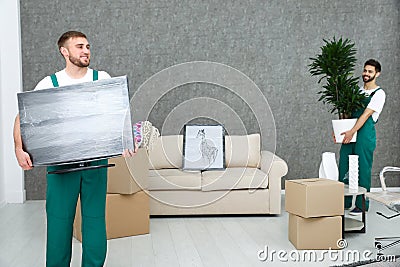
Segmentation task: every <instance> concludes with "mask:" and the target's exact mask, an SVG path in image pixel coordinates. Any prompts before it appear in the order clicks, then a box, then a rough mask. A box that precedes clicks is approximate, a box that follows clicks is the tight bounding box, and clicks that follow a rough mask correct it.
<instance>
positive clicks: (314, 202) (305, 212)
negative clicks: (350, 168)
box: [285, 178, 344, 218]
mask: <svg viewBox="0 0 400 267" xmlns="http://www.w3.org/2000/svg"><path fill="white" fill-rule="evenodd" d="M285 209H286V211H287V212H289V213H293V214H296V215H298V216H301V217H304V218H311V217H321V216H336V215H343V214H344V184H343V183H342V182H337V181H333V180H328V179H323V178H313V179H298V180H286V182H285Z"/></svg>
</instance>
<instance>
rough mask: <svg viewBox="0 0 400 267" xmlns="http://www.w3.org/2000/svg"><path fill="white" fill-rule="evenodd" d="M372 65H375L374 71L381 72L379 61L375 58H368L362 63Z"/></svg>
mask: <svg viewBox="0 0 400 267" xmlns="http://www.w3.org/2000/svg"><path fill="white" fill-rule="evenodd" d="M367 65H369V66H374V67H375V71H376V72H381V63H379V62H378V60H375V59H372V58H371V59H368V60H367V61H366V62H365V63H364V67H365V66H367Z"/></svg>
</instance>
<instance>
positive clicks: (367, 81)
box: [362, 74, 376, 83]
mask: <svg viewBox="0 0 400 267" xmlns="http://www.w3.org/2000/svg"><path fill="white" fill-rule="evenodd" d="M375 76H376V74H375V75H374V76H373V77H370V78H369V79H368V80H365V79H364V77H368V75H364V76H362V77H363V81H364V82H365V83H369V82H370V81H372V80H374V79H375Z"/></svg>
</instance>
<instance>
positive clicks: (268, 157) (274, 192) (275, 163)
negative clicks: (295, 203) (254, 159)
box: [260, 151, 288, 214]
mask: <svg viewBox="0 0 400 267" xmlns="http://www.w3.org/2000/svg"><path fill="white" fill-rule="evenodd" d="M260 169H261V171H263V172H265V173H267V174H268V179H269V180H268V189H269V190H270V199H269V205H270V213H271V214H280V213H281V190H282V181H281V180H282V177H283V176H285V175H286V174H287V172H288V166H287V164H286V162H285V161H284V160H283V159H281V158H280V157H278V156H277V155H275V154H274V153H272V152H270V151H261V162H260Z"/></svg>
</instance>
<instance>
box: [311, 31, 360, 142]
mask: <svg viewBox="0 0 400 267" xmlns="http://www.w3.org/2000/svg"><path fill="white" fill-rule="evenodd" d="M323 41H324V43H325V44H324V45H323V46H322V47H321V53H320V54H317V55H316V57H313V58H310V60H311V64H309V65H308V67H309V71H310V73H311V75H312V76H320V79H319V80H318V83H321V82H322V81H324V85H323V90H321V91H319V92H318V94H319V95H320V98H319V99H318V101H322V102H323V103H324V104H328V105H330V106H331V109H330V112H331V113H335V114H337V115H338V117H339V120H333V121H332V124H333V126H334V132H335V138H336V142H337V143H341V142H342V140H343V136H342V135H340V134H341V133H342V132H344V131H347V130H349V129H351V128H352V127H353V126H354V124H355V122H356V121H357V119H350V120H349V118H351V114H352V113H353V112H354V111H356V110H358V109H360V108H364V107H365V106H364V104H363V99H364V98H365V97H366V96H365V94H363V93H362V92H360V90H359V86H358V80H359V78H358V77H353V73H354V66H355V63H356V61H357V59H356V57H355V54H356V49H355V47H354V46H355V44H354V42H352V41H351V40H349V39H344V40H343V39H342V38H340V39H339V40H337V39H336V38H335V37H333V39H332V40H325V39H324V40H323ZM337 124H339V125H341V124H345V126H339V127H338V128H337V127H336V125H337ZM335 128H336V129H335ZM355 139H356V135H354V137H353V139H352V141H353V142H354V141H355Z"/></svg>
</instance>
